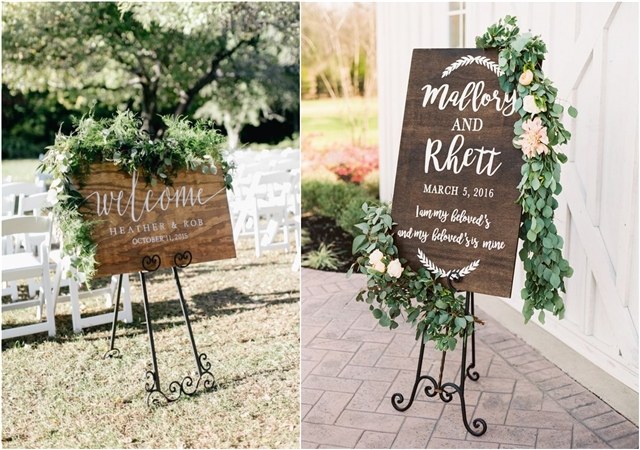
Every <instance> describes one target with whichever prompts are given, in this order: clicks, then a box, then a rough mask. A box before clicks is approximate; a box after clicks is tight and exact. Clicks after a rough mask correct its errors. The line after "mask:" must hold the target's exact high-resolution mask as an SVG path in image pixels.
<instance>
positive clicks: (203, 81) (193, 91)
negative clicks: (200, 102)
mask: <svg viewBox="0 0 640 450" xmlns="http://www.w3.org/2000/svg"><path fill="white" fill-rule="evenodd" d="M259 40H260V35H256V36H253V37H252V38H251V39H245V40H242V41H240V42H238V43H237V44H236V45H235V46H234V47H232V48H230V49H229V50H225V51H223V52H222V53H220V54H216V55H215V56H214V57H213V59H212V60H211V66H210V67H209V71H208V72H207V73H205V74H204V75H203V76H202V77H200V79H199V80H198V81H196V83H195V84H194V85H193V86H192V87H191V88H190V89H188V90H187V91H186V92H185V91H182V92H181V93H180V103H178V106H177V107H176V109H175V111H174V113H173V114H174V115H175V116H180V115H182V114H184V113H185V112H186V111H187V109H189V106H191V103H192V102H193V100H194V99H195V97H196V95H198V93H199V92H200V91H201V90H202V89H203V88H204V87H205V86H207V85H208V84H210V83H212V82H213V81H215V80H216V79H217V78H218V73H217V72H218V68H219V67H220V64H221V63H222V62H223V61H224V60H225V59H227V58H229V57H231V56H233V54H234V53H235V52H236V51H238V50H239V49H240V47H242V46H243V45H251V46H254V47H255V46H256V45H257V44H258V41H259Z"/></svg>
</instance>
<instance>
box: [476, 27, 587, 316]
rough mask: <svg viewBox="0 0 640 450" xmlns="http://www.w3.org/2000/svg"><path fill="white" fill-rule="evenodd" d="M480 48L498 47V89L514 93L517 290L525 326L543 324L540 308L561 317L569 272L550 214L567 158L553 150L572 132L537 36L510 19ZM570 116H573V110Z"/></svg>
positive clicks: (489, 34)
mask: <svg viewBox="0 0 640 450" xmlns="http://www.w3.org/2000/svg"><path fill="white" fill-rule="evenodd" d="M476 46H477V47H479V48H498V49H499V51H500V53H499V57H498V58H499V59H498V64H499V65H500V69H501V70H502V71H503V75H501V76H500V78H499V80H500V86H501V87H502V89H503V90H504V91H505V92H512V91H513V90H514V89H516V90H517V92H518V96H519V98H520V99H522V102H520V101H518V106H519V107H518V112H519V114H520V120H518V121H517V122H516V123H515V124H514V133H515V136H516V137H515V138H514V140H513V145H514V146H515V147H516V148H519V149H522V152H523V155H522V159H523V161H524V162H523V164H522V170H521V173H522V180H521V181H520V184H518V189H519V190H520V196H519V197H518V203H519V204H520V206H522V220H521V223H520V234H519V237H520V239H521V240H522V242H523V243H522V249H521V250H520V253H519V256H520V259H521V260H522V262H523V263H524V270H525V272H526V280H525V284H524V288H523V289H522V291H521V296H522V299H523V300H524V305H523V307H522V314H523V316H524V318H525V322H528V321H529V319H531V316H533V313H534V310H539V311H540V312H539V314H538V319H539V320H540V322H542V323H544V317H545V310H546V311H549V312H551V313H553V315H555V316H558V317H560V318H562V317H563V315H564V303H563V301H562V297H560V294H559V292H558V291H562V292H565V284H564V279H565V278H568V277H570V276H571V275H572V274H573V269H572V268H571V266H570V265H569V261H567V260H566V259H564V258H563V256H562V246H563V240H562V237H561V236H559V235H558V230H557V228H556V226H555V224H554V223H553V217H554V210H555V209H556V208H557V207H558V201H557V200H556V199H555V198H554V195H558V194H560V192H561V191H562V186H561V185H560V164H562V163H565V162H567V157H566V156H565V155H564V154H563V153H560V152H558V151H557V150H556V149H555V147H557V146H559V145H562V144H565V143H567V142H568V141H569V139H570V138H571V134H570V133H569V132H568V131H567V130H566V129H565V127H564V125H563V124H562V122H561V121H560V118H561V117H562V114H563V112H564V107H563V106H562V105H560V104H559V103H557V98H558V90H557V89H556V88H555V87H554V86H553V83H552V82H551V80H549V79H548V78H545V77H544V73H543V72H542V61H543V60H544V55H545V53H546V52H547V47H546V45H545V43H544V42H543V41H542V40H541V39H540V37H539V36H532V35H531V34H530V33H524V34H520V29H519V28H518V26H517V20H516V18H515V17H511V16H506V17H505V18H504V20H500V21H499V22H498V23H496V24H494V25H492V26H490V27H489V29H488V30H487V32H486V33H485V34H483V35H482V36H479V37H477V38H476ZM567 112H568V113H569V115H570V116H571V117H576V116H577V114H578V112H577V111H576V109H575V108H573V107H572V106H569V108H568V111H567Z"/></svg>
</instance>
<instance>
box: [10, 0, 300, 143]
mask: <svg viewBox="0 0 640 450" xmlns="http://www.w3.org/2000/svg"><path fill="white" fill-rule="evenodd" d="M298 36H299V10H298V5H297V4H295V3H286V2H282V3H277V2H274V3H272V2H266V3H227V2H222V3H204V2H203V3H141V4H135V3H107V2H104V3H102V2H99V3H89V2H86V3H84V2H83V3H6V4H5V5H4V12H3V31H2V39H3V48H2V57H3V83H5V84H6V85H7V86H8V88H9V89H10V92H11V93H12V94H14V95H15V94H17V93H21V94H28V93H30V92H34V91H35V92H43V93H44V92H52V93H55V95H56V96H57V99H58V102H60V103H61V104H62V105H63V106H64V107H65V108H67V109H69V110H78V111H86V110H88V109H89V108H90V107H91V106H92V105H93V104H94V103H95V102H96V101H98V102H99V103H102V104H106V105H110V106H113V107H119V108H123V107H124V108H130V109H133V110H134V111H139V112H140V114H141V116H142V119H143V124H144V127H145V128H146V129H148V130H149V131H150V132H151V133H152V134H155V133H157V132H159V131H160V132H161V129H162V121H161V120H160V119H159V114H173V115H185V114H193V113H194V112H195V111H196V110H198V108H200V107H203V105H205V106H204V107H203V108H200V109H201V110H200V111H199V114H198V115H200V116H207V117H211V118H214V119H216V120H218V121H219V123H220V124H221V125H224V126H225V127H229V128H232V127H233V126H236V125H235V124H231V123H224V122H225V121H224V120H223V119H222V116H223V114H220V113H219V112H218V111H219V110H223V111H225V110H226V112H229V111H232V110H233V111H236V112H237V111H238V104H241V105H242V107H241V108H240V110H239V111H240V112H239V113H237V114H235V115H234V120H236V121H237V119H235V117H245V118H246V120H247V122H246V123H255V121H256V119H255V118H256V117H265V116H266V117H269V115H270V114H272V110H275V109H276V108H277V110H279V111H283V110H287V109H288V108H297V103H298V58H299V54H298V53H299V51H298V46H299V44H298ZM236 87H238V91H239V92H238V97H239V99H234V96H235V95H236Z"/></svg>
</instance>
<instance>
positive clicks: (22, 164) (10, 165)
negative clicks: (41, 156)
mask: <svg viewBox="0 0 640 450" xmlns="http://www.w3.org/2000/svg"><path fill="white" fill-rule="evenodd" d="M39 165H40V161H38V160H37V159H3V160H2V181H3V182H5V180H7V179H8V177H11V181H12V182H16V181H26V182H29V183H33V180H34V178H35V176H36V169H37V168H38V166H39Z"/></svg>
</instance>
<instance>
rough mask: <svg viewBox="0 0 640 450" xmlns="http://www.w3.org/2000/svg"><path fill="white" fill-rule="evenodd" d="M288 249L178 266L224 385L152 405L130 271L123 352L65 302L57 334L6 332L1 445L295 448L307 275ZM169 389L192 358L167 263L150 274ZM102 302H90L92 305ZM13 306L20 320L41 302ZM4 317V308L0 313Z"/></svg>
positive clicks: (195, 322)
mask: <svg viewBox="0 0 640 450" xmlns="http://www.w3.org/2000/svg"><path fill="white" fill-rule="evenodd" d="M292 259H293V254H292V253H288V254H286V253H282V252H269V253H267V254H266V255H263V256H262V257H261V258H255V256H254V250H253V248H249V246H248V245H243V247H242V248H240V249H239V252H238V258H237V259H232V260H226V261H218V262H211V263H206V264H197V265H194V266H192V267H188V268H187V269H185V270H184V272H183V275H182V287H183V290H184V293H185V296H186V297H187V303H188V305H189V307H190V308H191V313H192V315H191V320H192V326H193V333H194V335H195V338H196V342H197V345H198V350H199V351H200V352H204V353H206V354H207V355H208V356H209V361H211V363H212V364H213V368H212V369H211V370H212V372H213V374H214V376H215V378H216V381H217V383H218V385H219V388H218V390H217V391H215V392H208V393H203V394H202V395H197V396H195V397H193V398H184V399H182V400H179V401H177V402H175V403H172V404H170V405H168V406H164V407H159V408H157V407H153V408H149V407H147V405H146V403H145V395H146V394H145V392H144V374H145V371H146V370H147V369H148V368H149V363H150V356H149V350H148V341H147V334H146V331H145V323H144V314H143V311H142V307H141V290H140V284H139V281H138V278H137V277H132V281H133V283H132V303H133V312H134V323H132V324H128V325H124V324H120V325H119V327H118V337H117V340H116V347H118V348H119V349H120V350H121V351H122V357H121V358H120V359H110V360H103V359H102V355H103V353H104V352H105V350H106V349H107V348H108V337H109V334H110V327H109V325H103V326H100V327H94V328H89V329H87V330H86V331H85V333H84V334H83V335H75V334H74V333H73V332H72V329H71V316H70V309H69V305H68V304H61V305H58V314H57V315H56V323H57V327H58V335H57V336H56V337H55V338H53V339H48V338H47V337H46V335H45V334H40V335H35V336H29V337H25V338H19V339H13V340H7V341H4V342H3V351H2V388H3V389H2V444H3V447H5V448H9V447H13V448H35V447H40V448H59V447H66V448H78V447H80V448H132V447H133V448H138V447H140V448H183V447H195V448H211V447H214V448H215V447H217V448H220V447H253V448H257V447H276V448H283V447H298V445H299V444H298V434H299V425H298V424H299V413H300V409H299V376H300V375H299V357H300V356H299V331H298V324H299V305H298V302H299V277H298V275H299V274H298V272H292V271H291V262H292ZM147 286H148V289H149V297H150V302H151V315H152V318H153V324H154V331H155V333H154V337H155V340H156V342H155V344H156V350H157V352H158V364H159V374H160V378H161V382H162V385H163V388H164V389H166V388H167V386H168V384H169V382H170V381H172V380H181V379H182V378H183V377H184V376H185V375H189V374H193V372H194V371H195V362H194V360H193V357H192V355H191V349H190V346H189V340H188V337H187V333H186V329H185V326H184V322H183V319H182V314H181V312H180V306H179V303H178V301H177V295H176V293H175V292H176V290H175V284H174V281H173V277H172V276H171V273H170V272H168V271H166V270H163V271H160V272H158V273H157V274H154V275H151V277H150V281H149V282H148V283H147ZM95 312H105V309H104V304H103V303H98V302H94V303H91V304H90V307H88V308H87V309H86V310H85V311H84V314H91V313H95ZM12 314H14V315H15V314H19V315H22V316H21V317H14V319H15V320H18V321H22V320H28V319H31V320H32V318H33V316H34V315H35V313H34V311H33V310H21V311H20V312H12ZM3 323H7V318H3Z"/></svg>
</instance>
